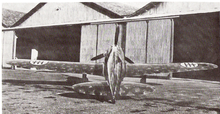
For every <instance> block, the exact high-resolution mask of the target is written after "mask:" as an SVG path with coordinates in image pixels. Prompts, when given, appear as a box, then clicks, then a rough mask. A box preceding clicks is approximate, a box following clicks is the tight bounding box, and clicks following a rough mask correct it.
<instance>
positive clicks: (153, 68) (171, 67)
mask: <svg viewBox="0 0 220 114" xmlns="http://www.w3.org/2000/svg"><path fill="white" fill-rule="evenodd" d="M215 68H218V66H217V65H215V64H211V63H203V62H184V63H167V64H127V65H126V76H127V77H135V76H143V75H147V74H156V73H177V72H189V71H200V70H210V69H215Z"/></svg>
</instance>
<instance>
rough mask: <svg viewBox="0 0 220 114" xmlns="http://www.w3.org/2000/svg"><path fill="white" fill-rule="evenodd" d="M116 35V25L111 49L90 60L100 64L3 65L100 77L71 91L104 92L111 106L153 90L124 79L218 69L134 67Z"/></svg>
mask: <svg viewBox="0 0 220 114" xmlns="http://www.w3.org/2000/svg"><path fill="white" fill-rule="evenodd" d="M118 36H119V26H118V25H117V26H116V32H115V38H114V40H113V45H112V47H111V48H110V49H109V50H107V51H106V52H105V53H103V54H100V55H98V56H96V57H94V58H92V59H91V60H97V59H101V58H102V57H104V59H105V61H104V63H80V62H64V61H45V60H24V59H14V60H11V61H9V62H7V63H8V64H10V65H13V66H20V67H23V68H28V69H30V68H36V69H37V70H40V69H48V70H52V71H57V72H63V73H67V72H71V73H86V74H92V75H100V76H104V77H105V81H103V82H84V83H79V84H74V85H73V86H72V89H73V90H74V91H76V92H79V93H85V94H89V93H90V94H95V95H103V93H104V92H106V91H108V94H107V95H108V96H110V99H109V100H110V102H112V103H115V100H116V99H117V97H118V96H120V95H122V96H123V95H127V94H128V93H129V92H132V93H133V94H146V92H149V91H153V90H154V88H153V87H152V86H150V85H147V84H142V83H134V82H122V81H123V78H124V77H139V78H141V77H143V76H144V75H148V74H157V73H176V72H188V71H199V70H209V69H214V68H217V67H218V66H217V65H215V64H211V63H204V62H182V63H167V64H135V63H134V62H133V61H132V60H130V59H129V58H127V57H125V55H124V52H123V50H122V48H121V47H120V46H119V45H118ZM126 61H127V62H126ZM97 90H98V91H97ZM91 92H92V93H91ZM102 92H103V93H102Z"/></svg>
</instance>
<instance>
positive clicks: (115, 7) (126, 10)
mask: <svg viewBox="0 0 220 114" xmlns="http://www.w3.org/2000/svg"><path fill="white" fill-rule="evenodd" d="M95 4H98V5H99V6H101V7H103V8H106V9H108V10H110V11H112V12H114V13H116V14H118V15H120V16H128V15H130V14H132V13H134V12H135V11H137V10H138V8H135V7H132V6H129V5H126V4H122V3H118V2H95Z"/></svg>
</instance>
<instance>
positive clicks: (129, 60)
mask: <svg viewBox="0 0 220 114" xmlns="http://www.w3.org/2000/svg"><path fill="white" fill-rule="evenodd" d="M125 60H126V61H127V62H129V63H131V64H134V62H133V61H132V60H131V59H129V58H128V57H125Z"/></svg>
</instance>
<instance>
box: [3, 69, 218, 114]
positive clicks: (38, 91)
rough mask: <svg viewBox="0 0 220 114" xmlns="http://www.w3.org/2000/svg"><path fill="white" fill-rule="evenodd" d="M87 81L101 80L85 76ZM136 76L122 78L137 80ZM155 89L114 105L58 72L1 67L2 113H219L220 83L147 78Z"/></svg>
mask: <svg viewBox="0 0 220 114" xmlns="http://www.w3.org/2000/svg"><path fill="white" fill-rule="evenodd" d="M88 77H89V80H93V81H94V80H103V78H102V77H95V76H88ZM139 80H140V79H137V78H126V79H125V81H134V82H139ZM147 84H150V85H153V86H155V88H156V90H155V91H154V92H152V93H149V94H148V95H147V96H142V97H121V98H120V99H119V100H117V101H116V104H111V103H108V102H107V101H105V100H102V99H97V98H96V97H94V96H91V95H83V94H78V93H75V92H74V91H72V90H71V89H68V88H65V87H66V86H71V84H70V83H68V82H67V76H64V75H62V74H59V73H46V72H37V73H36V72H34V71H27V70H26V71H25V70H9V69H3V70H2V112H3V114H10V113H12V114H15V113H26V114H27V113H30V114H31V113H46V114H55V113H62V114H65V113H94V114H97V113H143V114H146V113H147V114H152V113H156V114H165V113H167V114H203V113H205V114H207V113H208V114H220V82H218V81H206V80H195V79H181V78H174V79H172V80H165V79H147Z"/></svg>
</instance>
